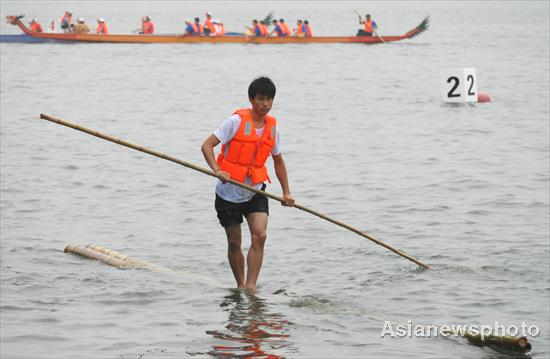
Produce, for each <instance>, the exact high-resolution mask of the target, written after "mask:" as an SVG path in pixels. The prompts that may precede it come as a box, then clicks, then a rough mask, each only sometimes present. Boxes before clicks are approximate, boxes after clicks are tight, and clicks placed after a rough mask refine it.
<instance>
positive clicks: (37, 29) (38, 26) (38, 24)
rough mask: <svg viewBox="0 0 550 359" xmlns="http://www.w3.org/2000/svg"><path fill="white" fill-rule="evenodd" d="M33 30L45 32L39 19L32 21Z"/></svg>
mask: <svg viewBox="0 0 550 359" xmlns="http://www.w3.org/2000/svg"><path fill="white" fill-rule="evenodd" d="M31 32H43V30H42V25H40V23H39V22H37V21H35V22H33V23H31Z"/></svg>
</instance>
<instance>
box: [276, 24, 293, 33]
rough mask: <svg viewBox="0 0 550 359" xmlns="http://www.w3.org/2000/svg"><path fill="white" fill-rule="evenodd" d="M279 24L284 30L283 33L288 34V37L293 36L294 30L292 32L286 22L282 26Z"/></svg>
mask: <svg viewBox="0 0 550 359" xmlns="http://www.w3.org/2000/svg"><path fill="white" fill-rule="evenodd" d="M279 24H280V25H281V27H282V28H283V31H284V33H285V34H286V36H290V35H292V30H290V26H288V24H287V23H286V22H283V23H282V24H281V23H279Z"/></svg>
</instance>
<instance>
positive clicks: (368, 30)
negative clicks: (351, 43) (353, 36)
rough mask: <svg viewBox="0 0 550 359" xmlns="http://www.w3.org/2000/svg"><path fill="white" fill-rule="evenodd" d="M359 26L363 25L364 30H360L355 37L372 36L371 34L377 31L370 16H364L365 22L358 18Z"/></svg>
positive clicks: (376, 26)
mask: <svg viewBox="0 0 550 359" xmlns="http://www.w3.org/2000/svg"><path fill="white" fill-rule="evenodd" d="M359 24H365V29H364V30H363V29H360V30H359V31H358V32H357V36H372V34H373V33H374V32H375V31H376V29H378V25H376V22H375V21H374V20H372V19H371V18H370V15H369V14H367V15H366V16H365V20H363V18H362V17H361V16H359Z"/></svg>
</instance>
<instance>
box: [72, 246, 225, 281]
mask: <svg viewBox="0 0 550 359" xmlns="http://www.w3.org/2000/svg"><path fill="white" fill-rule="evenodd" d="M64 252H65V253H73V254H78V255H80V256H82V257H85V258H89V259H94V260H98V261H101V262H103V263H105V264H108V265H110V266H113V267H117V268H121V269H148V270H152V271H155V272H164V273H172V274H175V275H178V276H180V277H184V278H185V279H187V280H191V281H194V282H197V283H202V284H206V285H208V286H211V287H217V288H227V287H228V286H229V285H228V284H225V283H220V282H218V281H217V280H215V279H212V278H210V277H206V276H203V275H200V274H197V273H193V272H187V271H182V270H173V269H170V268H166V267H161V266H158V265H156V264H153V263H149V262H146V261H142V260H140V259H137V258H134V257H130V256H128V255H126V254H123V253H120V252H117V251H114V250H112V249H108V248H105V247H101V246H98V245H95V244H88V245H87V246H86V248H80V247H77V246H73V245H68V246H66V247H65V250H64Z"/></svg>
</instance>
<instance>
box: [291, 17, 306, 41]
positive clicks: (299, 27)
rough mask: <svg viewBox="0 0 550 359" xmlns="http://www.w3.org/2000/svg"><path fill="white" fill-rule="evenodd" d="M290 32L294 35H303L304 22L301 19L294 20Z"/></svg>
mask: <svg viewBox="0 0 550 359" xmlns="http://www.w3.org/2000/svg"><path fill="white" fill-rule="evenodd" d="M292 32H293V33H294V36H297V37H304V36H305V34H304V24H303V22H302V20H300V19H298V20H297V21H296V28H294V29H292Z"/></svg>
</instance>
